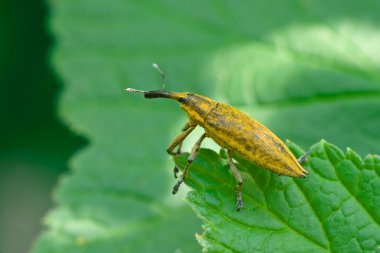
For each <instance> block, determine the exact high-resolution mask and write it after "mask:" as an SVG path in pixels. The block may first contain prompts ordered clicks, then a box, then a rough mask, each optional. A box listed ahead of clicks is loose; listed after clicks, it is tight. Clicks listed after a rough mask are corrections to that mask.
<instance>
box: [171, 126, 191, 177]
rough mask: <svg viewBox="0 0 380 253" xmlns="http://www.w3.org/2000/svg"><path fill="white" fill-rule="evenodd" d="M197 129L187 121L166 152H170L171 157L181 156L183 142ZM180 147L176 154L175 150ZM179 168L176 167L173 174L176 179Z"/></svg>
mask: <svg viewBox="0 0 380 253" xmlns="http://www.w3.org/2000/svg"><path fill="white" fill-rule="evenodd" d="M194 128H195V125H194V126H192V125H190V121H187V122H186V123H185V125H184V126H183V128H182V131H181V133H180V134H179V135H178V136H177V137H175V138H174V140H173V141H172V143H171V144H170V145H169V147H168V148H167V149H166V152H168V153H169V154H170V155H179V154H180V153H181V147H182V142H183V140H184V139H185V138H186V137H187V136H188V135H189V134H190V133H191V131H193V130H194ZM177 146H178V150H177V152H174V151H173V150H174V149H175V147H177ZM178 171H179V170H178V167H177V165H174V169H173V173H174V178H177V173H178Z"/></svg>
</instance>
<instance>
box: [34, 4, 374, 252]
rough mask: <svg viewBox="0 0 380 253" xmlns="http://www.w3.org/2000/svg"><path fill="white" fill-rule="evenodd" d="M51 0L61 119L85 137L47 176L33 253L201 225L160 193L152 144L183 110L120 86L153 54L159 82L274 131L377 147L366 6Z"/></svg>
mask: <svg viewBox="0 0 380 253" xmlns="http://www.w3.org/2000/svg"><path fill="white" fill-rule="evenodd" d="M50 6H51V9H52V19H51V27H52V30H53V32H54V35H55V37H56V41H57V46H56V48H55V50H54V57H53V58H54V59H53V61H54V66H55V69H56V70H57V72H58V73H59V75H60V77H61V78H62V81H63V82H64V86H65V89H64V92H63V94H62V97H61V100H60V115H61V117H62V118H63V119H64V121H65V122H66V123H67V124H68V125H69V126H70V128H71V129H72V130H73V131H76V132H77V133H79V134H81V135H84V136H86V138H87V139H88V140H89V144H88V146H87V147H86V148H85V149H84V150H82V151H81V152H79V153H78V154H77V155H76V156H75V157H74V158H73V159H72V161H71V168H72V171H71V172H70V174H69V175H66V176H65V177H64V178H63V179H62V180H61V182H60V183H59V185H58V187H57V190H56V192H55V193H54V198H55V200H56V203H57V208H55V210H53V211H52V212H51V213H50V214H49V215H48V216H47V218H46V220H45V221H46V224H47V226H48V230H47V231H46V232H45V233H43V234H42V235H41V237H40V238H39V240H37V242H36V245H35V247H34V249H33V252H38V253H39V252H97V251H99V252H150V251H151V250H152V249H154V250H155V252H174V251H175V250H177V251H179V250H180V251H182V252H195V251H197V250H198V249H199V246H198V245H197V244H196V242H195V239H194V236H193V235H194V233H195V232H197V231H198V232H200V228H199V226H200V222H199V221H198V220H197V218H196V217H195V216H194V215H193V214H192V213H191V210H190V209H189V208H188V207H187V206H186V205H184V204H183V203H182V202H181V201H180V199H181V196H175V197H173V196H171V194H170V192H171V187H172V185H173V184H174V182H175V181H174V180H173V179H172V172H171V168H172V166H173V165H172V163H171V162H170V161H169V160H168V156H167V155H166V154H165V151H164V150H165V148H166V147H167V145H168V144H169V143H170V141H171V139H173V138H174V137H175V136H176V134H177V133H178V132H179V130H180V127H181V125H182V124H183V122H184V121H185V117H184V115H183V114H182V113H181V111H180V110H179V109H178V106H177V105H176V104H175V103H174V102H172V101H165V100H152V101H147V100H143V99H142V98H141V96H138V94H133V95H132V94H128V95H127V94H125V93H124V92H123V90H124V88H126V87H133V88H138V89H146V90H156V89H159V88H160V77H159V76H158V75H157V73H154V72H153V71H152V70H151V68H150V65H151V64H152V63H153V62H157V63H158V64H159V65H160V66H161V68H162V69H163V70H164V71H165V72H166V74H167V75H168V76H169V79H168V84H167V87H168V89H170V90H176V91H184V90H187V91H192V92H197V93H201V94H203V95H206V96H209V97H211V98H214V99H216V100H218V101H221V102H225V103H228V104H230V105H233V106H235V107H237V108H239V109H241V110H243V111H244V112H246V113H248V114H249V115H251V116H252V117H254V118H256V119H258V120H259V121H261V122H263V123H264V124H265V125H267V126H268V127H269V128H270V129H272V130H273V131H274V132H275V133H276V134H278V135H279V137H281V138H282V139H291V140H292V141H295V142H296V143H298V144H299V145H301V146H303V147H308V146H310V145H311V144H313V143H315V142H317V141H318V140H320V139H321V138H325V139H327V140H329V141H331V142H333V143H336V144H337V145H338V146H340V147H345V146H350V147H353V148H354V149H355V150H357V151H358V153H359V154H366V153H368V152H374V153H379V152H380V150H379V145H378V143H379V141H380V132H379V131H378V129H379V126H380V117H378V115H379V114H380V99H379V97H380V92H379V91H380V85H379V84H380V81H379V80H380V74H379V73H380V71H379V70H380V57H379V54H378V45H379V44H380V33H379V28H378V26H379V15H378V13H379V11H380V5H379V2H378V1H374V0H373V1H369V0H367V1H364V2H363V1H362V2H360V3H359V2H356V1H336V2H334V3H331V2H329V1H318V2H316V1H285V2H278V1H250V2H248V1H238V2H236V1H222V2H220V1H207V2H205V1H195V2H194V1H192V2H173V1H164V0H162V1H144V0H141V1H140V0H139V1H124V0H111V1H107V3H106V2H104V1H99V0H80V1H77V0H75V1H74V0H68V1H52V2H50ZM364 6H365V8H364ZM368 119H371V120H368ZM195 138H197V137H196V136H191V137H190V138H189V141H188V142H187V143H186V146H185V149H186V148H189V146H191V145H193V140H195ZM180 194H183V195H184V194H185V190H182V191H181V193H180ZM179 224H180V225H179ZM319 237H321V236H319ZM319 237H316V238H317V239H314V240H316V241H317V242H318V243H320V244H321V245H323V246H325V244H324V243H323V240H322V239H321V238H323V237H321V238H319ZM147 238H149V239H147ZM318 240H319V241H318ZM157 245H160V247H158V246H157ZM316 247H317V246H316Z"/></svg>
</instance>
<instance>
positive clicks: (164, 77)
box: [152, 63, 166, 90]
mask: <svg viewBox="0 0 380 253" xmlns="http://www.w3.org/2000/svg"><path fill="white" fill-rule="evenodd" d="M152 67H153V68H154V69H155V70H157V72H158V73H159V74H160V75H161V76H162V89H163V90H165V83H166V75H165V73H164V72H163V71H162V70H161V69H160V67H158V65H157V64H156V63H153V64H152Z"/></svg>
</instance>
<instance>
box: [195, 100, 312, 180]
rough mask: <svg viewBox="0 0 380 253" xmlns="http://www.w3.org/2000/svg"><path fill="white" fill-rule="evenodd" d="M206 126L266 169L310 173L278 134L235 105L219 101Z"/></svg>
mask: <svg viewBox="0 0 380 253" xmlns="http://www.w3.org/2000/svg"><path fill="white" fill-rule="evenodd" d="M203 127H204V129H205V131H206V134H207V136H208V137H210V138H212V139H213V140H214V141H215V142H216V143H218V144H219V145H220V146H221V147H223V148H226V149H229V150H231V151H233V152H234V153H236V154H237V155H239V156H241V157H242V158H244V159H246V160H248V161H250V162H252V163H254V164H256V165H258V166H260V167H262V168H265V169H268V170H271V171H273V172H276V173H277V174H280V175H286V176H293V177H302V176H304V174H305V172H306V171H305V170H304V169H303V168H302V167H301V166H300V165H299V164H298V162H297V160H296V159H295V157H294V156H293V154H292V153H291V152H290V151H289V149H288V148H287V147H286V145H285V144H284V143H283V142H282V141H281V140H280V139H279V138H278V137H277V136H276V135H274V134H273V133H272V132H271V131H270V130H269V129H267V128H266V127H264V126H263V125H261V124H260V123H259V122H257V121H255V120H253V119H251V118H250V117H248V116H247V115H246V114H244V113H242V112H241V111H239V110H237V109H235V108H233V107H230V106H228V105H225V104H221V103H218V104H217V106H216V107H215V108H214V109H213V110H211V111H210V113H209V114H208V115H207V117H206V118H205V120H204V125H203Z"/></svg>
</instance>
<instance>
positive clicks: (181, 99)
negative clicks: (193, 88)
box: [178, 98, 186, 103]
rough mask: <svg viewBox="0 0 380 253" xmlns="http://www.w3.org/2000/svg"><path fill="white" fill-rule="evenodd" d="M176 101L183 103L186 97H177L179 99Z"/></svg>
mask: <svg viewBox="0 0 380 253" xmlns="http://www.w3.org/2000/svg"><path fill="white" fill-rule="evenodd" d="M178 102H180V103H185V102H186V99H185V98H179V99H178Z"/></svg>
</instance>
